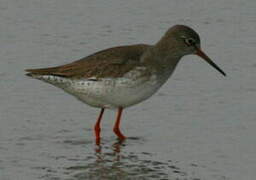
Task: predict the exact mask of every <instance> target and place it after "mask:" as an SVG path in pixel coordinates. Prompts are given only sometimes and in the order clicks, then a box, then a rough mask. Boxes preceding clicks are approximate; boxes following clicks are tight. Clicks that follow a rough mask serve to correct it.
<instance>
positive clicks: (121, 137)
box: [113, 107, 126, 140]
mask: <svg viewBox="0 0 256 180" xmlns="http://www.w3.org/2000/svg"><path fill="white" fill-rule="evenodd" d="M122 111H123V108H121V107H120V108H118V111H117V117H116V122H115V125H114V128H113V131H114V133H115V134H116V135H117V136H118V138H119V139H120V140H124V139H125V138H126V137H125V136H124V135H123V134H122V133H121V131H120V129H119V126H120V121H121V116H122Z"/></svg>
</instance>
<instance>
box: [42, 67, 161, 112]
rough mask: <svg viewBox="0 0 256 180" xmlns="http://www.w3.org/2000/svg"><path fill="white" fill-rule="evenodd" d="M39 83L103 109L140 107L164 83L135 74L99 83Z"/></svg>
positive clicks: (48, 78)
mask: <svg viewBox="0 0 256 180" xmlns="http://www.w3.org/2000/svg"><path fill="white" fill-rule="evenodd" d="M136 73H137V74H136ZM40 79H41V80H44V81H46V82H48V83H51V84H53V85H55V86H57V87H59V88H62V89H63V90H65V91H66V92H68V93H69V94H72V95H73V96H75V97H77V98H78V99H79V100H81V101H82V102H84V103H86V104H88V105H90V106H94V107H104V108H118V107H128V106H131V105H134V104H137V103H140V102H141V101H143V100H145V99H147V98H149V97H150V96H152V95H153V94H154V93H155V92H156V91H157V90H158V89H159V88H160V87H161V86H162V84H163V83H164V82H165V81H163V80H160V79H159V78H158V77H157V76H156V75H155V74H152V75H150V76H141V74H140V72H136V71H133V72H129V73H127V74H125V76H124V77H120V78H101V79H100V80H88V79H79V80H70V79H66V78H62V77H56V76H51V75H47V76H43V77H41V78H40Z"/></svg>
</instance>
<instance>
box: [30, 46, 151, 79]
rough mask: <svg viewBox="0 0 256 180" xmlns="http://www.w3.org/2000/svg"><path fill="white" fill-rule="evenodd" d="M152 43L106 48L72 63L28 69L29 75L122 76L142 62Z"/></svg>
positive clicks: (73, 76) (69, 76)
mask: <svg viewBox="0 0 256 180" xmlns="http://www.w3.org/2000/svg"><path fill="white" fill-rule="evenodd" d="M149 47H151V46H150V45H145V44H138V45H131V46H119V47H114V48H110V49H106V50H103V51H100V52H97V53H95V54H92V55H90V56H87V57H85V58H82V59H80V60H78V61H75V62H72V63H70V64H66V65H62V66H57V67H51V68H43V69H27V70H26V71H27V72H29V73H28V75H30V76H33V75H35V76H36V75H54V76H62V77H68V78H92V77H93V78H96V79H97V78H102V77H120V76H122V75H123V74H125V73H126V72H128V71H130V70H131V69H132V68H133V67H134V66H136V65H138V64H140V57H141V56H142V54H143V53H144V52H145V51H146V50H147V49H148V48H149Z"/></svg>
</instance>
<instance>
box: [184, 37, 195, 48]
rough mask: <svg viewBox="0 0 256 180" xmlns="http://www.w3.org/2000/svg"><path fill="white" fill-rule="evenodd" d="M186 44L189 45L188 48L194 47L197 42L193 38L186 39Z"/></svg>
mask: <svg viewBox="0 0 256 180" xmlns="http://www.w3.org/2000/svg"><path fill="white" fill-rule="evenodd" d="M185 43H186V44H187V45H188V46H193V45H195V44H196V41H195V40H194V39H193V38H186V39H185Z"/></svg>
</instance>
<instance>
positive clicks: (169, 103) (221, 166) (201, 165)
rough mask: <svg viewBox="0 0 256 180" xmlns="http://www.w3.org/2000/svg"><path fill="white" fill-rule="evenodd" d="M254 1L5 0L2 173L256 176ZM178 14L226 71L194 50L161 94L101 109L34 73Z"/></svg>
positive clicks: (0, 80) (173, 20)
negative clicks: (30, 71) (98, 132)
mask: <svg viewBox="0 0 256 180" xmlns="http://www.w3.org/2000/svg"><path fill="white" fill-rule="evenodd" d="M255 8H256V2H255V1H254V0H248V1H246V2H245V1H241V0H227V1H225V2H216V1H210V0H195V1H188V0H182V1H180V0H175V1H167V0H158V1H155V0H140V1H135V0H131V1H123V0H122V1H118V0H109V1H104V2H103V1H99V0H95V1H84V0H74V1H68V0H62V1H58V0H44V1H40V0H23V1H17V0H1V1H0V22H1V26H0V56H1V60H0V87H1V88H0V179H1V180H15V179H19V180H35V179H46V180H58V179H61V180H63V179H64V180H81V179H118V180H119V179H162V180H163V179H179V180H199V179H200V180H203V179H207V180H211V179H214V180H216V179H217V180H229V179H232V180H233V179H234V180H241V179H243V180H247V179H248V180H250V179H254V178H255V176H256V172H255V168H256V158H255V154H256V141H255V135H256V133H255V129H256V119H255V117H256V111H255V107H256V101H255V98H256V83H255V79H256V73H255V70H256V61H255V44H256V43H255V42H256V37H255V28H256V12H255ZM175 24H186V25H189V26H192V27H193V28H194V29H195V30H196V31H197V32H199V34H200V35H201V38H202V39H201V41H202V48H203V49H204V50H205V52H206V53H207V54H208V55H209V56H210V57H211V58H212V59H213V60H214V61H215V62H216V63H217V64H218V65H219V66H220V67H222V68H223V69H224V70H225V72H226V73H227V75H228V76H227V77H226V78H224V77H222V76H221V75H220V74H219V73H218V72H216V71H215V70H214V69H212V68H211V67H210V66H209V65H207V64H206V63H205V62H203V61H201V60H200V59H199V58H198V57H195V56H187V57H184V58H183V60H182V61H181V62H180V64H179V66H178V68H177V70H176V72H175V73H174V75H173V76H172V78H171V79H170V80H169V81H168V82H167V83H166V85H165V86H164V87H162V89H161V90H160V91H159V92H158V93H157V94H156V95H154V96H153V97H152V98H151V99H149V100H147V101H145V102H143V103H141V104H139V105H137V106H135V107H131V108H129V109H127V110H125V112H124V115H123V121H122V129H123V132H124V134H125V135H126V136H128V137H129V138H128V139H127V140H126V141H125V142H123V143H120V142H118V141H117V140H116V138H115V136H114V134H113V133H112V131H111V130H112V125H113V123H114V118H115V112H113V111H111V110H110V111H107V112H106V114H105V115H104V120H103V131H102V137H103V140H102V141H103V142H102V145H101V147H96V146H95V145H94V137H93V131H92V127H93V125H94V123H95V119H96V117H97V115H98V113H99V110H97V109H93V108H90V107H88V106H86V105H84V104H82V103H80V102H79V101H77V100H76V99H75V98H73V97H71V96H69V95H67V94H65V93H64V92H62V91H61V90H59V89H57V88H55V87H53V86H50V85H48V84H45V83H43V82H40V81H37V80H33V79H30V78H28V77H26V76H24V71H23V70H24V69H26V68H37V67H47V66H54V65H60V64H64V63H67V62H71V61H72V60H76V59H79V58H81V57H83V56H86V55H89V54H90V53H93V52H95V51H97V50H101V49H104V48H107V47H111V46H116V45H123V44H134V43H151V44H152V43H155V42H156V41H157V40H158V39H159V38H160V37H161V35H162V34H163V33H164V32H165V31H166V30H167V29H168V28H169V27H170V26H173V25H175Z"/></svg>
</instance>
